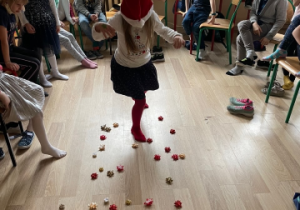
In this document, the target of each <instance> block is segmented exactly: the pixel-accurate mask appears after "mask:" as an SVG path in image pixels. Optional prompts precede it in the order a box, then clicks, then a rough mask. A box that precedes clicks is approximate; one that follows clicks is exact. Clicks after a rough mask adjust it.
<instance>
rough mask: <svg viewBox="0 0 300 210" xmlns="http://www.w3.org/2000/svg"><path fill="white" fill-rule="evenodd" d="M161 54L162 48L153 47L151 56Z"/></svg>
mask: <svg viewBox="0 0 300 210" xmlns="http://www.w3.org/2000/svg"><path fill="white" fill-rule="evenodd" d="M162 53H163V50H162V47H157V46H153V49H152V52H151V55H155V54H162Z"/></svg>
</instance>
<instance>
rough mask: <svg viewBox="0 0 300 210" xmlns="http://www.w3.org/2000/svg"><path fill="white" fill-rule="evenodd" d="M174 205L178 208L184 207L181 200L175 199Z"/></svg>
mask: <svg viewBox="0 0 300 210" xmlns="http://www.w3.org/2000/svg"><path fill="white" fill-rule="evenodd" d="M174 206H175V207H176V208H181V207H182V203H181V201H180V200H177V201H175V203H174Z"/></svg>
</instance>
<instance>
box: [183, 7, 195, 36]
mask: <svg viewBox="0 0 300 210" xmlns="http://www.w3.org/2000/svg"><path fill="white" fill-rule="evenodd" d="M194 10H195V6H191V8H190V9H189V10H188V11H187V13H186V15H185V16H184V18H183V21H182V26H183V28H184V30H185V33H186V34H187V35H191V33H192V30H193V28H192V26H191V23H192V21H193V11H194Z"/></svg>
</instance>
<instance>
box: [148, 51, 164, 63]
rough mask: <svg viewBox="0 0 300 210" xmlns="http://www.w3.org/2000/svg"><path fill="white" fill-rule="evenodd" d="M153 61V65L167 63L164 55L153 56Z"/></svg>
mask: <svg viewBox="0 0 300 210" xmlns="http://www.w3.org/2000/svg"><path fill="white" fill-rule="evenodd" d="M151 61H152V63H156V62H164V61H165V57H164V54H163V53H161V54H154V55H152V57H151Z"/></svg>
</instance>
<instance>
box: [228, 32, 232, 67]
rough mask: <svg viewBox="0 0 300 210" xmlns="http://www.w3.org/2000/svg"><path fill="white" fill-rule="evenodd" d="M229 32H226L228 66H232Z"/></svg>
mask: <svg viewBox="0 0 300 210" xmlns="http://www.w3.org/2000/svg"><path fill="white" fill-rule="evenodd" d="M230 33H231V31H230V30H228V35H227V51H228V54H229V64H230V65H231V64H232V55H231V36H230Z"/></svg>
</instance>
